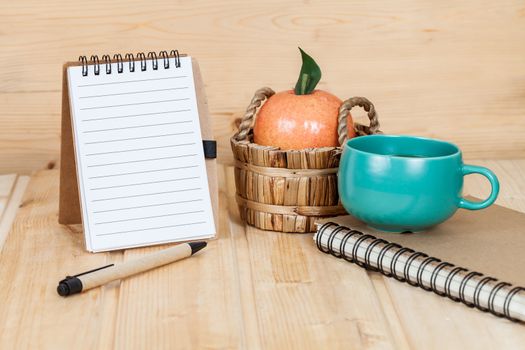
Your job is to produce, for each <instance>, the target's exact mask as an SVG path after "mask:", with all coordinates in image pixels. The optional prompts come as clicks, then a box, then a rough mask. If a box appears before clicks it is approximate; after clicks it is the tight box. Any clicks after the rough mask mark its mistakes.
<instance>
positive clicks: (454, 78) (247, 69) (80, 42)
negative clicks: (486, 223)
mask: <svg viewBox="0 0 525 350" xmlns="http://www.w3.org/2000/svg"><path fill="white" fill-rule="evenodd" d="M524 42H525V3H523V1H513V0H504V1H487V0H466V1H462V2H456V1H451V0H445V1H433V2H420V1H415V0H399V1H395V2H391V1H386V0H381V1H374V2H369V1H367V2H364V1H355V0H351V1H320V0H317V1H314V0H303V1H295V0H294V1H286V2H284V1H276V0H268V1H265V2H258V1H245V0H225V1H220V2H217V1H212V0H199V1H175V0H156V1H155V0H152V1H141V0H117V1H111V2H108V1H100V0H92V1H87V2H86V1H84V2H74V1H65V0H47V1H39V0H18V1H7V0H3V1H1V2H0V173H5V172H25V173H27V172H30V171H32V170H35V169H41V168H45V167H55V166H56V164H57V162H58V161H59V159H58V158H59V138H60V128H59V126H60V125H59V122H60V116H59V113H60V94H61V92H60V88H61V65H62V63H63V62H64V61H68V60H76V59H77V57H78V56H79V55H81V54H82V55H91V54H99V55H102V54H105V53H108V54H113V53H126V52H133V53H136V52H139V51H150V50H154V51H159V50H162V49H172V48H177V49H179V50H181V51H183V52H187V53H190V54H191V55H193V56H195V57H197V58H198V59H199V61H200V63H201V69H202V72H203V76H204V80H205V82H206V88H207V92H208V96H209V105H210V110H211V113H212V115H213V118H214V125H213V126H214V130H215V133H216V136H217V138H218V140H219V142H220V143H219V144H220V160H221V161H222V162H225V163H230V162H231V159H232V158H231V154H230V151H229V144H228V142H227V140H228V138H229V136H230V135H231V134H232V130H233V120H234V119H235V118H237V117H239V116H240V115H241V114H242V112H243V109H244V108H245V106H246V105H247V104H248V102H249V100H250V98H251V96H252V93H253V92H254V91H255V90H256V89H257V88H258V87H261V86H264V85H268V86H271V87H273V88H274V89H276V90H282V89H287V88H290V87H292V86H293V84H294V83H295V80H296V77H297V74H298V71H299V66H300V57H299V54H298V51H297V49H296V46H298V45H300V46H302V47H303V48H304V49H305V50H306V51H307V52H309V53H311V54H312V55H313V56H314V57H315V58H316V59H317V60H318V62H319V64H320V65H321V67H322V69H323V74H324V75H323V80H322V83H321V85H320V88H323V89H327V90H330V91H332V92H334V93H335V94H337V95H338V96H340V97H341V98H347V97H351V96H354V95H361V96H366V97H368V98H369V99H371V100H372V101H373V102H374V103H375V104H376V106H377V109H378V111H379V113H380V118H381V121H382V124H383V129H384V130H385V131H387V132H390V133H404V134H416V135H425V136H432V137H439V138H444V139H447V140H451V141H454V142H456V143H458V144H459V145H460V146H461V147H462V148H463V150H464V153H465V157H466V158H495V157H497V158H517V157H524V156H525V137H524V136H525V103H524V102H525V45H524V44H523V43H524ZM357 114H358V115H360V116H361V117H362V116H363V113H357Z"/></svg>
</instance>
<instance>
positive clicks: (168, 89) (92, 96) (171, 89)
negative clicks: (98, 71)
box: [79, 86, 188, 98]
mask: <svg viewBox="0 0 525 350" xmlns="http://www.w3.org/2000/svg"><path fill="white" fill-rule="evenodd" d="M187 88H188V86H182V87H176V88H167V89H154V90H141V91H130V92H119V93H116V94H103V95H90V96H80V97H79V98H95V97H109V96H121V95H134V94H145V93H148V92H162V91H174V90H183V89H187Z"/></svg>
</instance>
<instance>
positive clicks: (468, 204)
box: [458, 164, 499, 210]
mask: <svg viewBox="0 0 525 350" xmlns="http://www.w3.org/2000/svg"><path fill="white" fill-rule="evenodd" d="M461 171H462V173H463V176H465V175H469V174H481V175H483V176H485V177H486V178H487V179H488V180H489V182H490V185H491V187H492V189H491V191H490V195H489V197H488V198H487V199H485V200H484V201H481V202H473V201H469V200H468V199H465V198H460V200H459V204H458V207H460V208H463V209H468V210H479V209H483V208H486V207H488V206H489V205H491V204H492V203H494V201H495V200H496V198H497V197H498V193H499V181H498V178H497V177H496V175H495V174H494V173H493V172H492V171H491V170H490V169H487V168H485V167H482V166H477V165H468V164H464V165H463V168H462V169H461Z"/></svg>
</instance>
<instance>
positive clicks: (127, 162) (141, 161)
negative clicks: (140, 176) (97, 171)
mask: <svg viewBox="0 0 525 350" xmlns="http://www.w3.org/2000/svg"><path fill="white" fill-rule="evenodd" d="M196 155H197V154H196V153H193V154H182V155H179V156H171V157H160V158H148V159H137V160H127V161H125V162H113V163H105V164H93V165H88V166H87V167H88V168H96V167H100V166H110V165H120V164H133V163H143V162H153V161H155V160H166V159H176V158H187V157H195V156H196Z"/></svg>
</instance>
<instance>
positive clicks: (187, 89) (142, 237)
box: [68, 57, 215, 251]
mask: <svg viewBox="0 0 525 350" xmlns="http://www.w3.org/2000/svg"><path fill="white" fill-rule="evenodd" d="M180 61H181V67H179V68H176V67H175V65H174V64H173V65H170V68H168V69H165V68H164V67H162V66H159V68H158V69H157V70H153V69H152V61H151V60H147V61H146V64H147V69H146V71H141V70H140V69H135V71H134V72H129V71H128V70H126V69H125V70H124V72H123V73H117V66H116V63H115V64H113V65H112V73H111V74H106V72H105V69H100V74H99V75H95V74H94V71H93V67H94V66H88V75H87V76H82V67H69V68H68V79H69V80H68V81H69V95H70V104H71V116H72V125H73V135H74V144H75V154H76V160H77V171H78V182H79V190H80V191H79V192H80V196H81V207H82V219H83V223H84V231H85V237H86V246H87V248H88V250H90V251H105V250H114V249H121V248H127V247H136V246H143V245H150V244H158V243H164V242H173V241H181V240H189V239H199V238H209V237H212V236H214V235H215V226H214V222H213V212H212V208H211V201H210V194H209V190H208V179H207V175H206V167H205V161H204V154H203V149H202V139H201V132H200V125H199V117H198V109H197V99H196V94H195V86H194V81H193V71H192V65H191V58H190V57H181V58H180ZM101 68H105V64H101Z"/></svg>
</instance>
